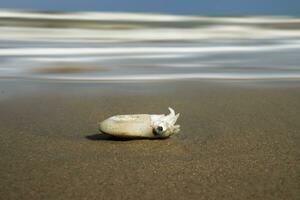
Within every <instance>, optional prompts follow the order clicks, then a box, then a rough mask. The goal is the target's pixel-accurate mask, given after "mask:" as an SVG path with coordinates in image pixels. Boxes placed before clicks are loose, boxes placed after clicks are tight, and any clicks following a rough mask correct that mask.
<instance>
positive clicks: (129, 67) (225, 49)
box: [0, 10, 300, 81]
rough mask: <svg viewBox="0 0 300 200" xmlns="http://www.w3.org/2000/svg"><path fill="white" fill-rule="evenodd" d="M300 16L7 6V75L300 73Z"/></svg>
mask: <svg viewBox="0 0 300 200" xmlns="http://www.w3.org/2000/svg"><path fill="white" fill-rule="evenodd" d="M299 55H300V18H295V17H288V16H282V17H260V16H252V17H196V16H173V15H158V14H129V13H39V12H17V11H6V10H2V11H0V77H1V78H21V79H40V80H45V79H47V80H49V79H50V80H63V81H67V80H72V81H107V80H109V81H120V80H121V81H124V80H125V81H127V80H135V81H139V80H166V79H240V80H245V79H247V80H248V79H251V80H257V79H263V80H265V79H275V80H281V79H285V80H290V79H293V80H294V79H299V78H300V65H299V63H300V62H299V61H300V58H299Z"/></svg>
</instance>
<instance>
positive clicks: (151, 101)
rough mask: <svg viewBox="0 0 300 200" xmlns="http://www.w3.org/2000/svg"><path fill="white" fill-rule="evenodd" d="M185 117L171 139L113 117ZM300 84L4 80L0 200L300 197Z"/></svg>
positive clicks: (0, 105)
mask: <svg viewBox="0 0 300 200" xmlns="http://www.w3.org/2000/svg"><path fill="white" fill-rule="evenodd" d="M168 106H171V107H173V108H174V109H175V110H176V112H180V113H181V117H180V118H179V120H178V123H179V124H180V125H181V126H182V130H181V132H180V133H179V134H178V135H175V136H174V137H171V138H169V139H165V140H125V141H124V140H116V139H114V138H110V137H108V136H105V135H101V134H100V133H99V132H98V130H97V123H98V122H99V121H101V120H104V119H105V118H107V117H109V116H112V115H115V114H128V113H158V114H159V113H167V112H168V110H167V107H168ZM299 121H300V84H299V81H287V82H284V81H281V82H280V81H279V83H278V82H275V83H274V82H272V81H265V82H256V83H253V82H251V81H249V82H247V81H243V82H239V81H228V80H227V81H224V82H223V81H221V80H220V81H196V80H194V81H193V80H190V81H183V80H182V81H162V82H159V81H158V82H120V83H111V82H99V83H80V82H78V83H70V82H60V83H59V82H47V81H42V82H39V81H22V80H2V81H1V83H0V155H1V159H0V180H1V181H0V196H1V199H264V200H265V199H298V198H299V196H300V190H299V184H300V181H299V172H300V163H299V156H300V140H299V139H300V138H299V133H300V123H299Z"/></svg>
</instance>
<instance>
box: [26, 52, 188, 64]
mask: <svg viewBox="0 0 300 200" xmlns="http://www.w3.org/2000/svg"><path fill="white" fill-rule="evenodd" d="M186 56H187V55H182V54H163V55H116V56H101V57H63V58H61V57H32V58H26V59H25V60H29V61H37V62H95V61H102V60H122V59H163V58H179V57H186ZM21 60H24V59H21Z"/></svg>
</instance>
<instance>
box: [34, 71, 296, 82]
mask: <svg viewBox="0 0 300 200" xmlns="http://www.w3.org/2000/svg"><path fill="white" fill-rule="evenodd" d="M29 78H35V79H45V80H62V81H154V80H180V79H223V80H264V79H300V74H266V75H264V74H252V75H249V74H247V75H242V74H216V73H215V74H213V73H193V74H165V75H164V74H152V75H120V76H118V75H116V76H109V77H82V76H81V77H75V76H55V77H51V76H31V77H30V76H29Z"/></svg>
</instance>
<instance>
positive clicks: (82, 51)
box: [0, 44, 300, 56]
mask: <svg viewBox="0 0 300 200" xmlns="http://www.w3.org/2000/svg"><path fill="white" fill-rule="evenodd" d="M296 48H300V44H281V45H264V46H259V47H258V46H248V47H246V46H230V47H228V46H227V47H131V48H3V49H0V56H45V55H48V56H50V55H64V56H66V55H92V54H99V55H108V54H112V55H113V54H142V53H148V54H151V53H218V52H251V51H255V52H260V51H276V50H284V49H296Z"/></svg>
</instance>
